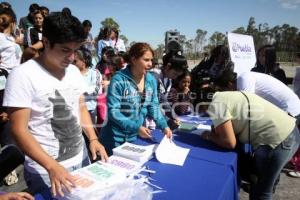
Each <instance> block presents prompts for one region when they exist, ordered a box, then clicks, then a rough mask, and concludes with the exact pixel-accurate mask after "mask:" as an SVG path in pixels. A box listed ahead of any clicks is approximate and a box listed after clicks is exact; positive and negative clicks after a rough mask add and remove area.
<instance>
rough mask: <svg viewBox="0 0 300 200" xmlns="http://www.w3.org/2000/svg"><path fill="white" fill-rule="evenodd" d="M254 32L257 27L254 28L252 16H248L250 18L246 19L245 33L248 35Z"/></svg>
mask: <svg viewBox="0 0 300 200" xmlns="http://www.w3.org/2000/svg"><path fill="white" fill-rule="evenodd" d="M256 32H257V29H256V28H255V19H254V17H250V19H249V21H248V26H247V30H246V33H247V34H249V35H254V34H255V33H256Z"/></svg>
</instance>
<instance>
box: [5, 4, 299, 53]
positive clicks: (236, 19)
mask: <svg viewBox="0 0 300 200" xmlns="http://www.w3.org/2000/svg"><path fill="white" fill-rule="evenodd" d="M5 1H7V2H9V3H10V4H11V5H12V7H13V9H14V11H15V12H16V14H17V17H18V19H19V18H20V17H23V16H25V15H27V14H28V8H29V6H30V4H31V3H37V4H39V5H42V6H46V7H48V8H49V9H50V11H60V10H61V9H62V8H63V7H69V8H70V9H71V10H72V14H73V15H75V16H76V17H78V18H79V19H80V20H81V21H83V20H85V19H89V20H90V21H91V22H92V24H93V27H92V31H91V33H92V34H93V36H94V37H95V36H97V35H98V33H99V29H100V27H101V24H100V22H101V21H103V20H104V19H105V18H107V17H112V18H113V19H114V20H115V21H116V22H117V23H118V24H119V25H120V30H121V34H123V35H125V36H126V37H127V38H128V39H129V43H130V42H132V41H136V42H148V43H150V44H151V45H152V47H154V48H156V47H157V45H158V44H163V43H164V37H165V32H166V31H169V30H175V29H176V30H177V31H179V32H180V34H182V35H185V36H186V38H187V39H193V38H195V36H196V30H197V29H202V30H206V31H207V32H208V34H207V39H208V38H209V37H210V35H211V34H213V33H214V32H215V31H219V32H222V33H224V34H225V33H226V32H230V31H232V30H234V29H236V28H238V27H241V26H243V27H246V26H247V24H248V21H249V18H250V17H254V18H255V22H256V24H257V25H258V24H260V23H268V24H269V26H270V27H273V26H276V25H282V24H284V23H287V24H290V25H291V26H295V27H297V28H298V29H300V20H299V19H300V0H35V1H32V0H5ZM0 2H2V0H0Z"/></svg>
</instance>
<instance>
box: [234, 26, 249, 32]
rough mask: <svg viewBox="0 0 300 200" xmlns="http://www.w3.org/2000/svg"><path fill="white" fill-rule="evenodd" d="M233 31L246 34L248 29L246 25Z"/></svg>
mask: <svg viewBox="0 0 300 200" xmlns="http://www.w3.org/2000/svg"><path fill="white" fill-rule="evenodd" d="M232 32H233V33H239V34H246V30H245V28H244V27H242V26H241V27H239V28H237V29H235V30H233V31H232Z"/></svg>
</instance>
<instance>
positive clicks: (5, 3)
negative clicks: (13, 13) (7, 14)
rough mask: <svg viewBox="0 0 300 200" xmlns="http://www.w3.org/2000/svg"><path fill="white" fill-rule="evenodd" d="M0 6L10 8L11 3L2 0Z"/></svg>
mask: <svg viewBox="0 0 300 200" xmlns="http://www.w3.org/2000/svg"><path fill="white" fill-rule="evenodd" d="M0 7H1V8H10V9H11V4H10V3H8V2H6V1H3V2H1V3H0Z"/></svg>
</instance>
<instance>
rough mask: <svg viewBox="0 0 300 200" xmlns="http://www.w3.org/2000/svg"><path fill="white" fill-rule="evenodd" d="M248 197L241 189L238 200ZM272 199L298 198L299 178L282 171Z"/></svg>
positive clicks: (292, 199) (291, 199)
mask: <svg viewBox="0 0 300 200" xmlns="http://www.w3.org/2000/svg"><path fill="white" fill-rule="evenodd" d="M248 199H249V197H248V193H246V192H244V191H243V190H242V189H241V191H240V200H248ZM273 200H300V178H291V177H289V176H287V175H286V173H284V172H282V173H281V176H280V182H279V184H278V186H277V189H276V193H275V194H274V195H273Z"/></svg>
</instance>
